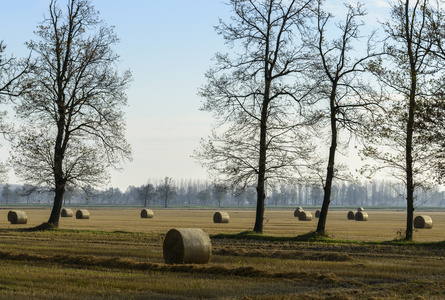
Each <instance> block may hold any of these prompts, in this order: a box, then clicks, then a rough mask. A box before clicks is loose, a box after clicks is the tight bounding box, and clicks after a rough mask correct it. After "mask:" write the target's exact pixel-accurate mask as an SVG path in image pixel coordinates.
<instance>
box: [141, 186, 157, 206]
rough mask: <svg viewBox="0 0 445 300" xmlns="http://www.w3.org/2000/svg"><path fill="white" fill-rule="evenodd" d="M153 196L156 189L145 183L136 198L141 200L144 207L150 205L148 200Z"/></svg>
mask: <svg viewBox="0 0 445 300" xmlns="http://www.w3.org/2000/svg"><path fill="white" fill-rule="evenodd" d="M155 195H156V189H155V187H154V186H153V184H151V183H146V184H144V185H142V186H141V187H140V188H139V191H138V196H139V197H140V199H142V200H143V201H142V202H143V203H144V207H147V206H149V205H150V200H152V199H153V198H154V196H155Z"/></svg>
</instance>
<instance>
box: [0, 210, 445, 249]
mask: <svg viewBox="0 0 445 300" xmlns="http://www.w3.org/2000/svg"><path fill="white" fill-rule="evenodd" d="M88 210H89V211H90V219H88V220H76V219H75V218H61V219H60V228H61V229H74V230H105V231H132V232H143V233H156V234H165V233H166V232H167V231H168V230H169V229H171V228H190V227H196V228H202V229H205V230H206V231H207V232H208V233H209V234H211V235H213V234H219V233H239V232H243V231H250V230H252V229H253V225H254V222H255V211H254V210H236V209H233V210H226V211H227V212H228V214H229V215H230V222H229V223H226V224H217V223H213V214H214V210H193V209H181V210H180V209H162V208H161V209H153V212H154V214H155V215H156V217H155V218H153V219H141V218H140V209H122V208H119V209H104V208H100V209H95V208H88ZM50 211H51V210H50V209H49V208H48V209H27V211H26V213H27V215H28V224H26V225H11V224H9V222H8V221H7V213H8V210H0V228H29V227H33V226H37V225H40V224H41V223H43V222H45V221H47V220H48V217H49V215H50ZM308 211H310V210H308ZM347 212H348V210H346V209H345V210H330V211H329V213H328V220H327V224H326V230H327V231H328V233H329V236H330V237H332V238H335V239H342V240H356V241H388V240H393V239H395V238H397V237H398V236H397V235H398V232H400V231H403V230H404V229H405V226H406V213H405V212H404V211H402V210H400V211H394V210H368V209H367V210H366V212H367V213H368V216H369V217H368V221H366V222H357V221H354V220H348V219H347V218H346V215H347ZM313 213H315V212H313ZM293 214H294V211H293V209H289V210H272V209H266V212H265V219H264V232H263V233H264V234H266V235H276V236H296V235H301V234H305V233H308V232H310V231H313V230H315V229H316V227H317V222H318V219H312V221H308V222H299V221H298V219H296V218H295V217H294V215H293ZM419 214H420V213H415V215H419ZM421 214H422V215H423V214H425V215H429V216H430V217H431V218H432V219H433V220H434V227H433V228H432V229H428V230H423V229H418V230H415V231H414V240H415V241H416V242H434V241H436V242H437V241H442V240H444V239H445V236H444V235H443V232H445V211H422V213H421Z"/></svg>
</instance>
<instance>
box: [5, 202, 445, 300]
mask: <svg viewBox="0 0 445 300" xmlns="http://www.w3.org/2000/svg"><path fill="white" fill-rule="evenodd" d="M88 209H89V210H90V211H91V216H92V217H91V218H90V219H89V220H77V221H76V219H74V218H64V219H61V229H60V230H53V231H47V232H32V231H21V230H19V229H17V228H29V227H31V226H35V225H39V224H40V223H42V222H44V221H46V219H47V218H48V216H49V211H50V210H49V209H48V210H46V209H44V210H40V209H27V214H28V221H29V222H28V224H26V225H15V226H12V225H10V224H9V223H8V222H7V218H6V214H7V212H8V211H7V210H1V211H0V216H1V214H4V217H3V218H1V222H0V287H1V288H0V298H14V299H22V298H28V299H84V298H87V299H88V298H112V299H128V298H133V299H147V298H149V299H196V298H202V299H203V298H205V299H296V298H297V299H358V298H363V299H371V298H375V299H394V298H400V299H414V298H416V297H420V296H421V297H423V298H424V299H442V297H443V295H444V294H445V260H444V259H443V258H444V257H445V247H444V242H443V240H445V234H444V232H445V225H444V223H445V218H444V216H445V213H444V212H437V211H436V212H433V211H432V212H428V215H430V216H431V217H432V218H434V220H435V223H434V227H433V228H432V229H429V230H416V231H415V232H414V238H415V240H416V241H419V240H422V241H429V242H433V241H434V242H435V243H397V242H388V241H391V240H393V239H394V238H396V237H397V229H400V228H403V226H404V213H403V212H395V211H378V210H376V211H371V210H366V211H367V212H368V213H369V214H370V215H372V218H370V219H369V221H367V222H363V223H362V222H355V221H353V223H352V224H353V225H354V226H351V225H350V224H351V221H350V220H347V219H346V218H345V214H346V213H347V210H341V211H332V212H330V214H329V218H328V224H327V229H328V231H329V232H330V233H331V237H332V238H335V239H342V240H357V241H360V242H346V241H339V240H336V241H333V240H331V241H324V242H323V241H321V242H300V241H296V240H295V239H294V238H293V237H295V236H297V235H299V234H305V233H308V232H309V231H312V230H314V229H315V226H316V225H317V222H316V221H312V222H298V221H297V220H295V217H294V216H293V210H289V211H279V210H276V211H267V210H266V220H265V235H267V236H255V235H247V236H245V235H232V236H226V235H220V233H240V232H242V231H246V230H251V227H252V226H253V222H254V212H253V211H250V210H245V211H243V210H229V211H228V212H229V214H230V218H231V219H230V223H228V224H224V225H227V226H224V227H223V228H221V226H218V225H220V224H214V223H213V220H212V216H213V213H214V211H213V210H174V209H171V210H170V209H153V210H154V213H155V214H156V218H153V219H146V220H141V218H140V210H139V209H121V208H119V209H103V208H101V209H97V210H96V209H93V208H88ZM143 221H147V222H143ZM140 223H142V224H140ZM145 223H146V224H145ZM192 225H193V226H192ZM185 227H199V228H202V229H204V230H206V231H207V232H208V233H209V234H210V236H211V242H212V248H213V249H212V257H211V260H210V262H209V263H208V264H205V265H195V264H187V265H167V264H165V263H164V259H163V249H162V246H163V238H164V235H165V234H166V232H167V231H168V230H169V229H171V228H185ZM222 230H223V231H222ZM381 241H385V242H381ZM419 299H422V298H419Z"/></svg>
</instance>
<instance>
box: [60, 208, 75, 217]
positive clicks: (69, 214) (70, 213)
mask: <svg viewBox="0 0 445 300" xmlns="http://www.w3.org/2000/svg"><path fill="white" fill-rule="evenodd" d="M60 216H61V217H63V218H69V217H72V216H74V213H73V210H72V209H69V208H62V212H61V213H60Z"/></svg>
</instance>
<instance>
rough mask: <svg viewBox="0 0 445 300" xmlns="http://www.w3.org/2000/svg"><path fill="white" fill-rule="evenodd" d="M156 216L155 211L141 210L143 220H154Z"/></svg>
mask: <svg viewBox="0 0 445 300" xmlns="http://www.w3.org/2000/svg"><path fill="white" fill-rule="evenodd" d="M153 216H154V214H153V211H152V210H151V209H146V208H144V209H143V210H141V218H143V219H152V218H153Z"/></svg>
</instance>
